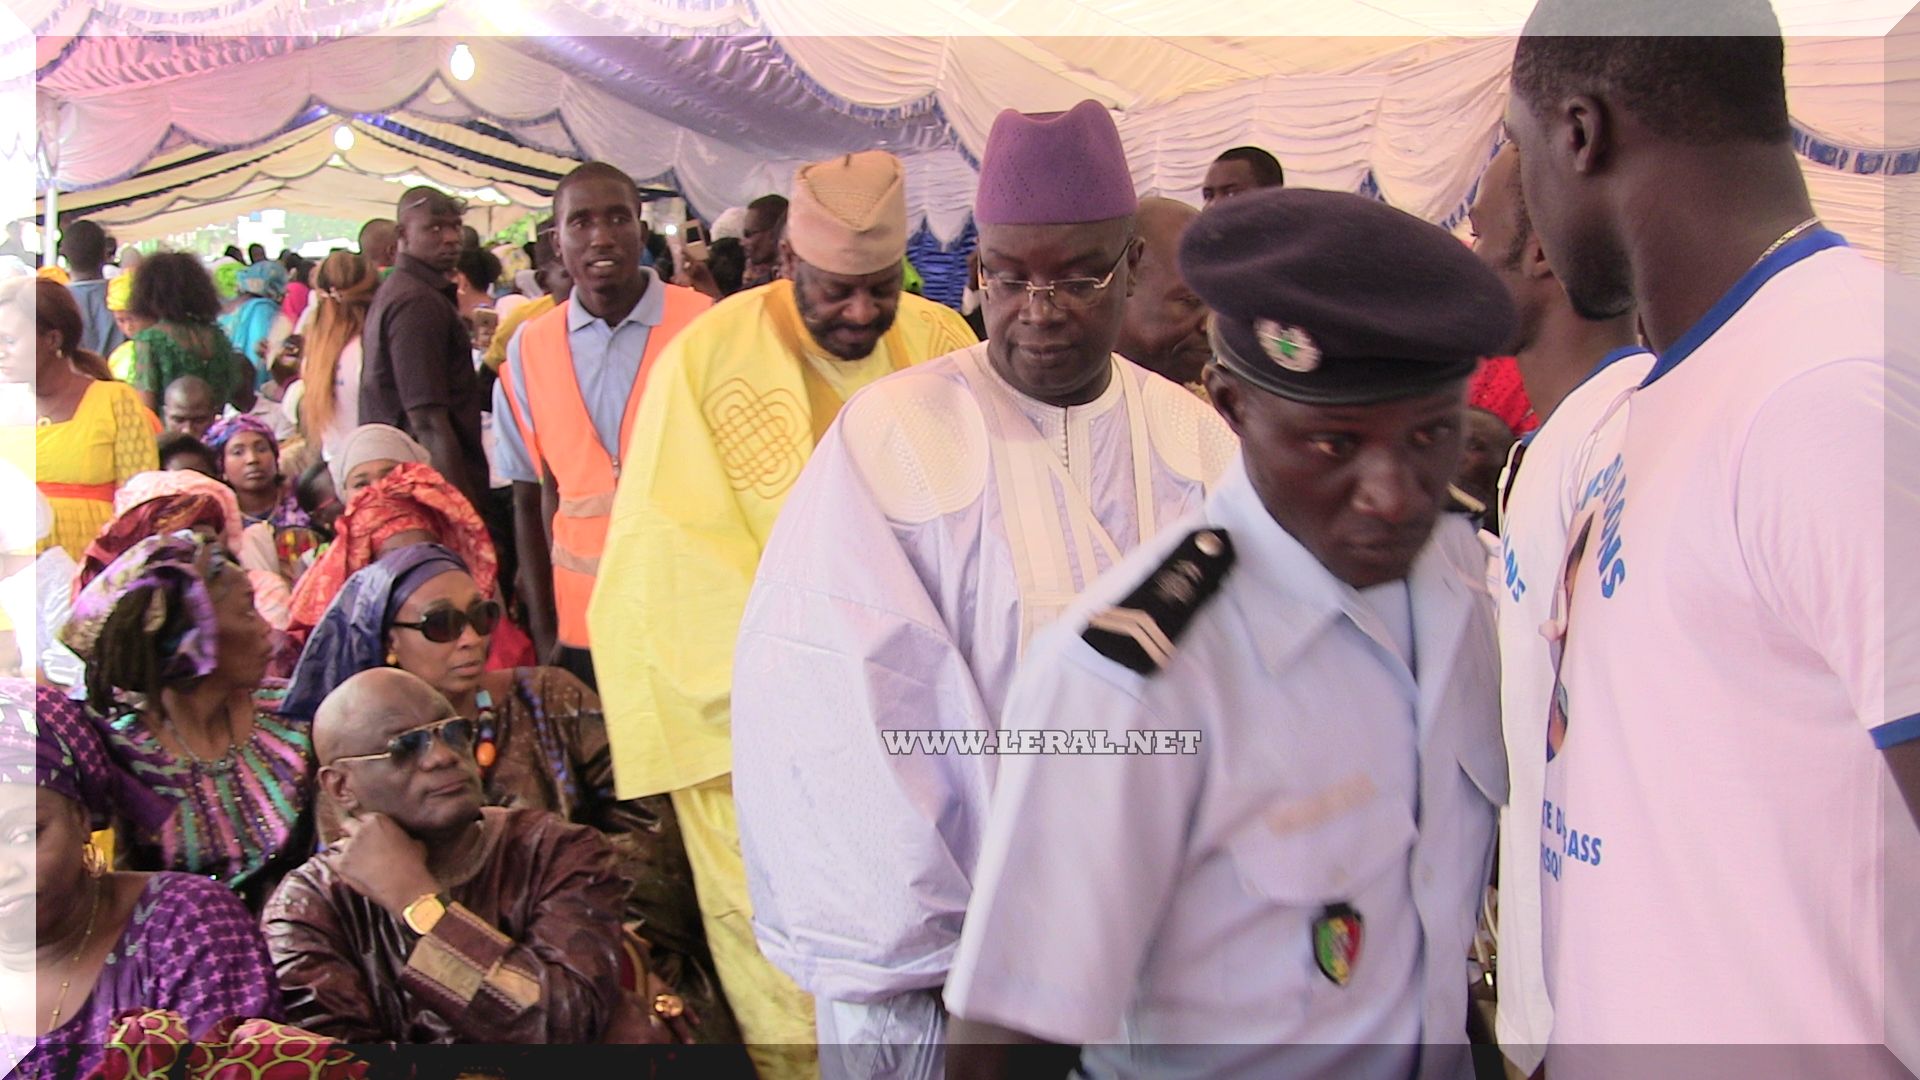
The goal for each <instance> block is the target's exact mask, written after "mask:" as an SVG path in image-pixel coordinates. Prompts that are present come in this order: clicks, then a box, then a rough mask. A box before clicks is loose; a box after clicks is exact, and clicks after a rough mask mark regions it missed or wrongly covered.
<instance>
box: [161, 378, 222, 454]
mask: <svg viewBox="0 0 1920 1080" xmlns="http://www.w3.org/2000/svg"><path fill="white" fill-rule="evenodd" d="M222 404H223V403H222V402H221V401H219V399H217V398H215V397H214V394H213V387H212V386H211V385H209V384H208V383H207V380H205V379H203V378H201V377H200V376H198V375H182V376H180V377H179V378H177V379H175V380H173V381H172V382H170V383H168V384H167V389H166V393H164V394H162V395H161V398H160V419H161V421H162V422H163V423H164V424H165V425H166V429H167V430H168V431H177V432H179V433H181V434H183V435H191V436H193V437H194V438H196V439H204V438H206V435H207V429H208V428H211V427H212V426H213V422H214V421H215V420H217V419H219V417H220V406H221V405H222Z"/></svg>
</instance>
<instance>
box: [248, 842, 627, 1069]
mask: <svg viewBox="0 0 1920 1080" xmlns="http://www.w3.org/2000/svg"><path fill="white" fill-rule="evenodd" d="M484 821H485V826H484V827H485V828H486V829H487V832H488V836H487V841H486V845H485V847H484V849H483V851H482V853H481V855H480V856H479V857H478V858H476V859H475V861H474V863H473V865H472V868H471V871H470V874H469V876H467V877H466V878H465V879H464V880H461V881H458V882H448V883H447V885H448V887H447V890H446V892H447V895H448V896H449V897H450V898H451V899H452V903H451V904H450V905H449V906H448V908H447V913H446V915H445V916H443V917H442V918H441V919H440V921H439V923H438V924H437V925H435V926H434V928H433V932H432V933H430V934H427V935H425V936H421V935H419V934H415V933H414V932H413V931H412V930H411V929H409V928H408V927H407V926H406V924H405V923H403V922H402V921H401V920H400V919H399V918H398V917H397V916H395V915H393V914H392V913H390V912H388V911H387V910H385V909H384V908H382V907H380V906H379V905H378V904H375V903H374V902H373V901H372V900H369V899H367V898H366V897H364V896H361V895H360V894H359V893H357V892H355V891H354V890H353V888H352V887H351V886H349V885H348V884H347V883H346V882H345V881H344V880H342V879H341V878H340V876H339V874H338V873H337V872H336V871H335V869H334V863H333V859H334V857H333V855H332V853H330V852H324V853H322V854H319V855H316V856H314V857H313V858H312V859H309V860H308V861H307V862H306V864H305V865H303V866H301V867H300V868H299V869H297V870H295V871H294V872H293V873H292V874H290V875H288V876H287V878H286V880H285V881H283V882H281V884H280V888H279V890H278V891H277V892H275V893H274V895H273V899H272V900H270V901H269V902H268V904H267V910H266V913H265V915H264V916H263V918H262V929H263V930H264V931H265V934H266V938H267V951H268V953H269V954H270V955H271V956H272V958H273V966H274V969H275V971H276V972H277V973H278V975H279V979H280V989H281V993H282V994H283V995H284V997H285V1000H286V1005H287V1014H288V1016H289V1018H290V1019H291V1020H292V1022H293V1023H295V1024H297V1025H298V1026H300V1027H303V1028H306V1029H307V1030H309V1031H312V1032H314V1033H316V1034H320V1035H326V1036H329V1037H331V1038H334V1039H339V1040H341V1041H343V1042H352V1043H385V1042H398V1043H467V1042H472V1043H597V1042H601V1041H603V1040H604V1039H606V1038H607V1036H608V1034H609V1032H610V1031H611V1030H612V1029H613V1028H614V1025H615V1022H616V1019H617V1018H620V1017H622V1016H623V1010H624V1009H627V1008H628V1007H629V1004H628V999H627V995H626V993H625V991H623V990H622V989H621V988H620V950H621V933H622V931H621V926H620V920H619V916H618V912H619V910H620V906H621V900H622V898H623V896H624V895H625V893H626V882H625V880H623V879H622V878H621V876H620V874H619V871H618V869H617V868H616V859H615V856H614V853H613V849H612V848H611V847H610V846H609V845H608V844H607V842H606V841H605V840H604V839H602V838H601V837H600V835H599V834H598V833H597V832H595V831H594V830H592V829H589V828H585V827H583V826H579V825H574V824H570V823H568V822H566V821H563V820H561V819H560V818H558V817H556V816H554V815H552V814H549V813H547V812H545V811H543V810H502V809H498V808H494V807H489V808H487V809H486V810H485V811H484Z"/></svg>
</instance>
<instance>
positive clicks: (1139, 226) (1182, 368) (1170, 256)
mask: <svg viewBox="0 0 1920 1080" xmlns="http://www.w3.org/2000/svg"><path fill="white" fill-rule="evenodd" d="M1199 216H1200V211H1198V210H1195V209H1194V208H1193V207H1191V206H1188V205H1187V204H1186V203H1183V202H1180V201H1178V200H1175V199H1164V198H1161V197H1159V196H1157V195H1150V196H1148V197H1146V198H1144V199H1141V200H1140V209H1139V211H1138V212H1137V213H1136V214H1135V215H1134V235H1136V236H1138V237H1139V239H1140V243H1141V246H1142V249H1143V250H1142V251H1141V254H1140V265H1139V267H1138V268H1137V269H1136V270H1135V271H1134V283H1133V295H1131V296H1129V297H1128V298H1127V311H1126V318H1125V319H1124V320H1123V321H1122V322H1121V324H1120V339H1119V341H1118V343H1116V344H1115V346H1114V351H1115V352H1117V353H1119V354H1120V355H1121V356H1124V357H1126V358H1127V359H1129V360H1131V361H1133V362H1134V363H1136V364H1139V365H1140V366H1141V367H1144V368H1146V369H1147V370H1149V371H1153V372H1157V373H1158V374H1160V375H1163V376H1165V377H1167V378H1169V379H1172V380H1173V381H1174V382H1177V383H1183V384H1191V383H1195V382H1198V381H1199V379H1200V371H1201V369H1202V368H1204V367H1205V366H1206V364H1207V361H1208V359H1210V358H1211V356H1212V351H1211V350H1210V349H1209V347H1208V345H1207V338H1206V320H1207V309H1206V305H1205V304H1202V303H1201V302H1200V298H1199V297H1198V296H1195V295H1194V294H1193V290H1191V289H1189V288H1187V286H1186V283H1185V282H1183V281H1181V280H1180V268H1179V266H1178V265H1177V262H1176V258H1177V256H1178V255H1179V252H1180V234H1181V233H1182V232H1184V231H1185V230H1186V227H1187V225H1188V223H1190V222H1192V221H1193V219H1194V218H1196V217H1199Z"/></svg>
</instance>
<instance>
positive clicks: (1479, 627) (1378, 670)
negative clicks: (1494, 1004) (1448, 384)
mask: <svg viewBox="0 0 1920 1080" xmlns="http://www.w3.org/2000/svg"><path fill="white" fill-rule="evenodd" d="M1202 528H1208V529H1213V530H1217V531H1218V532H1219V533H1224V534H1225V535H1226V536H1227V537H1228V538H1229V539H1230V541H1231V547H1232V556H1233V557H1232V563H1231V565H1230V566H1229V567H1228V568H1227V569H1225V571H1224V573H1223V574H1222V575H1221V577H1220V580H1219V592H1218V593H1217V594H1215V595H1213V596H1212V597H1211V598H1210V599H1206V598H1203V599H1201V600H1200V601H1199V603H1198V604H1197V605H1196V607H1195V610H1194V611H1193V613H1192V617H1191V621H1190V622H1189V623H1188V624H1187V625H1186V627H1185V629H1184V631H1183V632H1181V633H1180V634H1179V635H1178V637H1177V640H1174V641H1173V642H1172V646H1173V648H1172V651H1171V655H1170V656H1168V657H1166V658H1165V665H1164V667H1163V668H1161V669H1160V670H1157V671H1150V672H1149V673H1147V674H1141V673H1138V672H1136V671H1135V670H1133V669H1131V668H1130V667H1128V666H1126V665H1123V664H1122V663H1118V662H1115V661H1114V660H1110V659H1108V658H1107V657H1106V656H1103V655H1101V653H1099V652H1096V651H1095V649H1094V648H1093V647H1092V646H1091V645H1089V644H1088V642H1087V640H1085V639H1084V638H1083V632H1085V631H1086V630H1087V628H1088V626H1089V619H1090V618H1094V617H1096V616H1099V615H1100V614H1101V613H1103V612H1108V611H1110V610H1111V609H1112V608H1113V607H1114V606H1115V605H1116V604H1117V602H1118V601H1119V600H1120V599H1121V598H1123V597H1127V596H1128V595H1129V594H1130V593H1133V592H1134V590H1135V589H1136V587H1137V586H1139V585H1140V583H1141V582H1144V581H1147V580H1148V579H1149V578H1150V577H1152V576H1153V575H1154V574H1155V573H1156V571H1158V570H1159V569H1160V568H1162V566H1163V564H1169V553H1173V552H1177V549H1179V548H1180V547H1181V545H1182V544H1183V543H1185V542H1187V541H1188V539H1189V537H1191V536H1192V535H1193V533H1194V531H1195V530H1198V529H1202ZM1206 546H1208V547H1211V546H1213V545H1212V544H1211V542H1209V543H1208V544H1207V545H1206ZM1486 558H1487V556H1486V549H1485V548H1484V547H1482V546H1481V544H1480V542H1479V541H1478V540H1477V539H1476V538H1475V537H1474V536H1473V534H1472V531H1471V529H1470V528H1468V527H1467V526H1466V525H1465V524H1464V523H1463V522H1460V521H1457V520H1454V519H1453V518H1452V516H1451V515H1443V516H1442V520H1441V521H1440V523H1439V525H1438V526H1437V527H1436V529H1435V533H1434V536H1433V538H1432V540H1431V541H1430V542H1429V543H1428V545H1427V547H1426V549H1425V550H1424V551H1423V552H1422V554H1421V555H1420V557H1419V559H1418V560H1417V561H1416V562H1415V564H1414V567H1413V570H1412V572H1411V574H1410V576H1409V578H1408V580H1407V582H1406V585H1405V587H1404V589H1396V588H1389V589H1387V590H1385V593H1386V595H1387V596H1388V598H1389V600H1390V601H1391V598H1392V597H1394V596H1397V597H1398V598H1399V607H1398V613H1399V615H1400V616H1401V618H1400V619H1399V620H1395V619H1394V618H1393V617H1392V614H1393V608H1392V605H1391V603H1390V602H1389V603H1388V604H1385V605H1383V604H1380V603H1378V602H1376V601H1377V597H1376V595H1375V594H1376V593H1379V592H1381V591H1382V590H1368V594H1369V595H1367V596H1362V594H1361V593H1359V592H1357V591H1355V590H1354V589H1352V588H1350V587H1348V586H1347V585H1345V584H1343V583H1341V582H1340V581H1338V580H1337V579H1336V578H1334V577H1333V576H1332V575H1331V574H1330V573H1329V572H1328V571H1327V570H1326V569H1325V568H1324V567H1322V566H1321V564H1320V563H1319V561H1318V560H1316V559H1315V558H1314V557H1313V556H1312V555H1311V554H1309V553H1308V552H1307V550H1306V549H1305V548H1304V547H1302V546H1301V545H1300V544H1299V543H1298V542H1297V541H1296V540H1294V539H1293V538H1292V537H1291V536H1289V535H1287V534H1286V533H1285V532H1284V531H1282V530H1281V528H1280V527H1279V526H1278V525H1277V524H1276V523H1275V522H1274V520H1273V519H1272V517H1271V516H1269V515H1268V513H1267V511H1266V509H1265V508H1264V507H1263V506H1262V505H1261V503H1260V501H1259V499H1258V497H1257V496H1256V494H1255V493H1254V490H1253V487H1252V485H1251V484H1250V483H1249V481H1248V479H1247V476H1246V472H1245V469H1244V466H1242V465H1239V464H1236V465H1235V466H1234V467H1233V468H1232V470H1231V472H1230V473H1229V475H1228V476H1227V477H1226V478H1224V479H1223V481H1222V483H1221V486H1220V488H1219V490H1218V491H1217V492H1216V493H1215V494H1214V495H1213V496H1212V497H1210V498H1209V499H1208V501H1207V504H1206V507H1205V510H1204V511H1203V512H1202V513H1201V514H1200V515H1199V516H1198V517H1195V518H1189V519H1188V520H1186V521H1183V522H1181V523H1180V524H1178V525H1175V526H1173V527H1172V528H1170V529H1169V530H1167V531H1166V532H1165V533H1162V534H1161V535H1160V536H1158V537H1157V538H1156V539H1154V540H1153V541H1151V542H1149V543H1147V544H1145V545H1144V546H1143V547H1142V548H1141V549H1140V550H1138V551H1136V552H1135V553H1134V554H1133V555H1131V556H1130V557H1128V558H1127V559H1126V560H1124V561H1123V562H1121V563H1120V564H1119V565H1118V566H1117V567H1116V568H1115V569H1114V570H1113V571H1112V572H1111V573H1109V574H1107V575H1105V576H1104V577H1103V578H1102V579H1101V580H1100V581H1099V582H1098V583H1096V584H1095V585H1094V586H1093V588H1092V589H1090V590H1089V591H1088V592H1087V594H1085V595H1084V596H1082V597H1081V598H1080V599H1079V600H1078V601H1076V603H1075V605H1074V606H1073V608H1071V609H1069V611H1068V613H1067V615H1066V616H1065V617H1064V618H1063V619H1062V620H1061V621H1060V622H1059V623H1057V624H1055V625H1054V626H1053V627H1051V628H1049V629H1048V630H1046V631H1045V632H1043V633H1042V634H1041V635H1040V636H1039V637H1038V638H1036V639H1035V642H1034V644H1033V645H1032V647H1031V649H1030V651H1029V652H1028V654H1027V657H1026V658H1025V660H1024V661H1023V664H1022V667H1021V669H1020V674H1019V676H1018V677H1017V678H1016V680H1015V682H1014V687H1013V691H1012V694H1011V697H1010V698H1009V700H1008V703H1007V707H1006V713H1005V719H1004V724H1005V726H1007V727H1011V728H1042V729H1050V728H1064V729H1086V728H1098V729H1106V730H1107V731H1109V732H1110V733H1112V735H1113V737H1114V738H1115V739H1117V740H1118V742H1120V743H1125V742H1126V734H1125V733H1126V732H1127V731H1129V730H1142V729H1174V730H1181V729H1188V730H1197V731H1199V732H1200V733H1201V735H1200V743H1199V749H1198V751H1197V752H1196V753H1193V754H1190V755H1183V754H1174V755H1161V756H1088V755H1079V756H1076V755H1068V754H1057V755H1041V756H1018V757H1008V758H1005V759H1003V760H1002V761H1001V762H1000V764H999V781H998V786H997V788H996V790H995V793H994V798H993V803H992V812H991V816H990V822H989V825H988V829H987V834H986V839H985V841H984V850H983V852H982V854H981V857H980V863H979V868H978V871H977V873H976V875H975V882H974V895H973V901H972V904H971V906H970V907H969V909H968V912H967V921H966V928H965V931H964V933H963V934H962V937H961V942H960V948H959V954H958V957H957V960H956V963H955V965H954V970H953V974H952V976H951V977H950V979H949V980H948V983H947V991H946V1000H947V1004H948V1007H949V1008H950V1009H951V1010H952V1011H953V1012H954V1013H955V1014H956V1015H959V1016H964V1017H967V1018H969V1019H972V1020H977V1021H983V1022H987V1023H993V1024H998V1025H1001V1026H1005V1027H1010V1028H1015V1029H1017V1030H1020V1031H1024V1032H1027V1033H1030V1034H1033V1035H1036V1036H1039V1037H1041V1038H1045V1039H1049V1040H1052V1041H1056V1042H1063V1043H1077V1044H1082V1045H1084V1046H1086V1050H1085V1052H1084V1054H1083V1057H1082V1063H1083V1068H1084V1069H1085V1070H1086V1072H1087V1073H1089V1074H1090V1075H1093V1076H1100V1077H1105V1076H1153V1077H1168V1076H1179V1077H1186V1076H1191V1077H1222V1076H1246V1077H1274V1076H1339V1077H1343V1078H1347V1077H1395V1078H1404V1077H1407V1076H1410V1075H1415V1074H1416V1072H1417V1074H1418V1075H1421V1076H1456V1075H1460V1076H1464V1075H1469V1074H1470V1068H1469V1063H1468V1060H1467V1053H1466V1045H1465V1044H1466V1032H1465V1022H1466V1016H1467V988H1468V973H1467V959H1466V958H1467V954H1468V948H1469V943H1470V940H1471V938H1472V935H1473V932H1474V928H1475V920H1476V915H1477V912H1478V908H1479V900H1480V896H1481V891H1482V888H1483V887H1484V886H1485V884H1486V882H1487V876H1488V871H1489V869H1490V864H1491V858H1492V852H1493V829H1494V808H1495V806H1496V805H1498V804H1499V803H1501V802H1503V801H1504V800H1505V796H1506V785H1507V778H1506V762H1505V754H1504V751H1503V748H1502V744H1501V737H1500V727H1499V696H1498V693H1499V686H1498V669H1497V660H1496V648H1495V642H1494V629H1493V609H1492V603H1491V601H1490V599H1489V598H1488V596H1487V592H1486V586H1485V578H1486ZM1383 609H1385V610H1387V611H1388V612H1389V616H1388V617H1387V618H1382V615H1381V611H1382V610H1383ZM1408 609H1410V611H1411V619H1410V626H1409V624H1408V622H1407V620H1406V618H1405V613H1406V612H1407V611H1408ZM1095 621H1096V623H1097V622H1098V621H1099V620H1098V619H1097V618H1096V619H1095ZM1395 621H1399V622H1400V623H1401V627H1400V629H1401V633H1396V632H1395V627H1394V626H1393V625H1392V623H1393V622H1395ZM1409 630H1410V632H1408V631H1409ZM1408 639H1410V640H1408ZM1408 645H1411V650H1410V651H1411V652H1412V657H1411V659H1412V663H1411V665H1409V663H1408V660H1407V659H1406V658H1405V653H1406V652H1407V651H1409V650H1408V648H1407V646H1408ZM1349 913H1351V914H1349ZM1351 915H1357V922H1358V925H1359V931H1360V932H1359V934H1358V947H1357V950H1353V949H1351V937H1350V936H1349V937H1347V938H1344V939H1340V938H1339V935H1337V934H1330V933H1328V934H1326V940H1325V941H1323V942H1321V943H1319V944H1324V945H1325V946H1327V949H1328V950H1329V951H1331V952H1333V953H1337V954H1339V959H1338V960H1337V961H1335V962H1333V963H1331V964H1329V963H1327V961H1326V959H1325V957H1326V955H1327V953H1326V952H1325V951H1323V950H1321V949H1318V948H1317V947H1316V945H1317V942H1316V933H1317V931H1318V932H1322V933H1325V932H1327V931H1329V930H1330V929H1337V928H1340V927H1348V928H1350V926H1351V922H1352V921H1354V920H1352V919H1351ZM1343 917H1344V920H1345V921H1343ZM1343 950H1351V951H1343ZM1348 961H1350V963H1347V962H1348ZM1343 963H1345V964H1346V966H1344V967H1343V966H1342V964H1343ZM1328 967H1331V968H1332V971H1333V972H1334V973H1337V974H1338V975H1341V976H1344V979H1345V981H1344V984H1342V983H1341V982H1339V981H1336V978H1335V974H1330V973H1329V971H1328V970H1326V969H1327V968H1328ZM1422 1044H1426V1045H1425V1046H1424V1047H1423V1045H1422Z"/></svg>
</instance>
